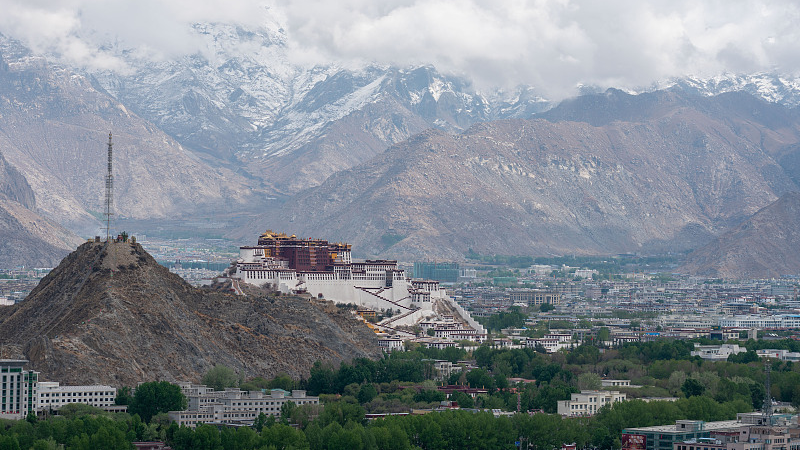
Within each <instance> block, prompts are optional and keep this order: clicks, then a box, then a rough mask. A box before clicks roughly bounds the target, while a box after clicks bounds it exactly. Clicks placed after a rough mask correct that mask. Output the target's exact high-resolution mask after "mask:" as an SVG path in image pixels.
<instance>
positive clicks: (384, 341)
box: [378, 336, 405, 353]
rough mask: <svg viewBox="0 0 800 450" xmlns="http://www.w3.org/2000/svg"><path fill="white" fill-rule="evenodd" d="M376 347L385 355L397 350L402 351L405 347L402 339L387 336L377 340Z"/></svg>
mask: <svg viewBox="0 0 800 450" xmlns="http://www.w3.org/2000/svg"><path fill="white" fill-rule="evenodd" d="M378 347H380V348H382V349H383V351H385V352H386V353H391V352H394V351H397V350H403V349H404V348H405V345H404V344H403V340H402V339H400V338H398V337H394V336H387V337H382V338H378Z"/></svg>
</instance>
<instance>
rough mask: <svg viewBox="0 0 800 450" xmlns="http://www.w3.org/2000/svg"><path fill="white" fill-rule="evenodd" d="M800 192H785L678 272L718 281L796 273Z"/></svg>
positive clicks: (799, 257) (692, 256)
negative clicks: (719, 279)
mask: <svg viewBox="0 0 800 450" xmlns="http://www.w3.org/2000/svg"><path fill="white" fill-rule="evenodd" d="M798 224H800V193H799V192H789V193H786V194H784V195H783V196H782V197H781V198H779V199H778V200H777V201H775V202H774V203H772V204H770V205H768V206H766V207H765V208H763V209H761V210H759V211H758V212H756V213H755V214H753V216H752V217H750V218H749V219H747V220H746V221H744V222H743V223H742V224H740V225H739V226H737V227H735V228H733V229H732V230H730V231H728V232H726V233H724V234H722V235H721V236H719V237H718V238H716V239H714V240H713V241H712V242H711V243H709V244H708V245H706V246H704V247H703V248H700V249H698V250H696V251H694V252H692V253H691V254H689V256H688V257H687V259H686V262H685V263H684V265H683V267H681V269H680V270H681V271H683V272H686V273H690V274H693V275H703V276H710V277H722V278H739V279H741V278H778V277H780V276H782V275H797V274H800V251H798V249H800V225H798Z"/></svg>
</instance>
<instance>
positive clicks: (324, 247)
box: [234, 231, 486, 339]
mask: <svg viewBox="0 0 800 450" xmlns="http://www.w3.org/2000/svg"><path fill="white" fill-rule="evenodd" d="M350 250H351V246H350V245H349V244H343V243H329V242H328V241H325V240H321V239H301V238H298V237H296V236H295V235H291V236H287V235H286V234H284V233H274V232H272V231H267V232H265V233H264V234H262V235H261V236H260V237H259V239H258V245H255V246H245V247H240V249H239V259H238V261H237V263H236V272H235V275H234V277H235V278H238V279H240V280H242V281H244V282H246V283H250V284H253V285H257V286H265V285H270V286H271V287H272V288H273V289H275V290H277V291H280V292H282V293H286V294H301V293H308V294H311V295H313V296H315V297H322V298H325V299H327V300H331V301H333V302H336V303H345V304H355V305H358V306H359V307H362V308H366V309H371V310H373V311H386V312H390V313H391V314H392V317H389V318H388V319H384V320H383V321H382V322H380V323H379V325H381V326H384V327H390V326H391V327H394V326H399V325H414V324H417V323H419V322H421V321H424V320H427V319H432V318H435V317H437V316H439V315H442V316H458V317H460V318H461V320H462V321H463V322H465V323H466V325H468V327H470V328H471V329H465V331H471V333H470V334H476V335H477V336H476V338H477V339H480V338H482V337H484V336H485V335H486V330H485V329H484V327H483V326H482V325H480V324H479V323H477V322H476V321H475V320H474V319H473V318H472V317H471V316H470V315H469V313H468V312H467V311H466V310H464V309H463V308H462V307H461V305H459V304H458V303H456V302H455V301H454V300H453V299H451V298H450V297H449V296H448V295H447V293H446V291H445V289H444V288H442V287H440V286H439V282H438V281H430V280H417V279H410V278H408V277H406V275H405V272H404V271H403V270H400V269H398V267H397V261H390V260H366V261H363V262H353V261H352V259H351V257H350Z"/></svg>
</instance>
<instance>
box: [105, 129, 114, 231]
mask: <svg viewBox="0 0 800 450" xmlns="http://www.w3.org/2000/svg"><path fill="white" fill-rule="evenodd" d="M113 145H114V144H112V143H111V133H108V174H107V175H106V212H105V214H104V215H105V216H106V242H110V241H111V216H113V215H114V212H113V211H112V206H113V204H114V173H113V172H112V171H111V147H112V146H113Z"/></svg>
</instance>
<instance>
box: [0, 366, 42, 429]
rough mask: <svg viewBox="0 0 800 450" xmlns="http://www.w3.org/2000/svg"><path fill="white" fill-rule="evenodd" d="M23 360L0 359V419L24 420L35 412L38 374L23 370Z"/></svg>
mask: <svg viewBox="0 0 800 450" xmlns="http://www.w3.org/2000/svg"><path fill="white" fill-rule="evenodd" d="M27 363H28V361H26V360H24V359H0V383H2V384H0V387H2V393H3V395H2V397H0V419H24V418H25V416H27V415H28V413H30V412H34V411H35V410H36V401H37V398H38V397H37V391H38V389H39V372H34V371H32V370H25V368H24V367H25V364H27Z"/></svg>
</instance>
